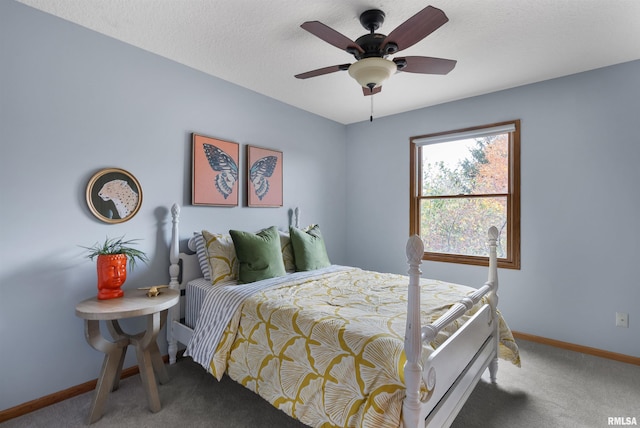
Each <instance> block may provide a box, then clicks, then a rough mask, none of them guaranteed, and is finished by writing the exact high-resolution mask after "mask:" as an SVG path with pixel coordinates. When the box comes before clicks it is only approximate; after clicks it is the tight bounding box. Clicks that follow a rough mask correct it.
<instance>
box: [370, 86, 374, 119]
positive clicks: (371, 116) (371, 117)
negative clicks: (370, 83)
mask: <svg viewBox="0 0 640 428" xmlns="http://www.w3.org/2000/svg"><path fill="white" fill-rule="evenodd" d="M369 96H370V97H371V115H370V116H369V122H373V87H372V88H371V95H369Z"/></svg>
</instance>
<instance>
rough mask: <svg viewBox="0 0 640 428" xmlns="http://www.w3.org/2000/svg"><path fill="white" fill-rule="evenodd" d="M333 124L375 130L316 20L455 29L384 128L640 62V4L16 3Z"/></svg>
mask: <svg viewBox="0 0 640 428" xmlns="http://www.w3.org/2000/svg"><path fill="white" fill-rule="evenodd" d="M18 1H20V2H21V3H24V4H26V5H29V6H32V7H35V8H37V9H40V10H43V11H45V12H48V13H51V14H53V15H56V16H59V17H61V18H64V19H66V20H69V21H72V22H75V23H77V24H80V25H82V26H84V27H87V28H90V29H92V30H95V31H97V32H99V33H103V34H106V35H108V36H111V37H113V38H115V39H118V40H121V41H124V42H126V43H129V44H131V45H134V46H137V47H140V48H142V49H144V50H147V51H150V52H153V53H156V54H158V55H161V56H163V57H166V58H170V59H172V60H174V61H177V62H179V63H182V64H185V65H187V66H189V67H192V68H194V69H197V70H200V71H203V72H205V73H208V74H211V75H213V76H217V77H219V78H221V79H224V80H227V81H229V82H233V83H235V84H237V85H240V86H243V87H245V88H249V89H251V90H253V91H256V92H259V93H261V94H264V95H267V96H269V97H272V98H275V99H277V100H280V101H282V102H285V103H287V104H290V105H293V106H296V107H299V108H301V109H303V110H307V111H309V112H312V113H315V114H318V115H320V116H324V117H326V118H329V119H332V120H334V121H337V122H340V123H343V124H349V123H354V122H359V121H363V120H368V118H369V112H370V108H371V106H370V99H369V97H364V96H363V95H362V90H361V88H360V87H359V86H358V84H357V83H356V82H355V81H354V80H353V79H352V78H351V77H350V76H349V75H348V73H347V72H344V71H341V72H337V73H332V74H329V75H324V76H319V77H315V78H311V79H306V80H300V79H296V78H294V77H293V76H294V75H295V74H298V73H302V72H305V71H310V70H313V69H317V68H321V67H325V66H330V65H337V64H343V63H350V62H353V61H354V59H353V57H352V56H350V55H349V54H347V53H346V52H344V51H341V50H340V49H338V48H336V47H334V46H331V45H329V44H328V43H325V42H324V41H322V40H320V39H318V38H317V37H315V36H313V35H312V34H311V33H308V32H307V31H305V30H303V29H302V28H300V24H302V23H303V22H305V21H314V20H318V21H321V22H322V23H324V24H326V25H328V26H329V27H331V28H333V29H335V30H336V31H338V32H340V33H342V34H343V35H345V36H347V37H349V38H350V39H352V40H355V39H356V38H358V37H359V36H361V35H363V34H365V33H366V32H367V31H366V30H365V29H364V28H363V27H362V26H361V25H360V22H359V20H358V17H359V15H360V13H361V12H363V11H365V10H367V9H373V8H377V9H381V10H383V11H384V12H385V13H386V15H387V16H386V20H385V22H384V24H383V26H382V27H381V28H380V29H379V30H378V31H377V32H378V33H383V34H389V33H390V32H391V31H392V30H393V29H395V28H396V27H397V26H398V25H400V24H401V23H402V22H404V21H405V20H407V19H408V18H410V17H411V16H413V15H414V14H415V13H417V12H419V11H420V10H422V9H423V8H424V7H426V6H427V5H432V6H434V7H437V8H440V9H442V10H443V11H444V12H445V13H446V15H447V16H448V17H449V22H448V23H446V24H445V25H443V26H442V27H441V28H440V29H438V30H437V31H435V32H434V33H433V34H431V35H430V36H428V37H427V38H426V39H424V40H422V41H421V42H419V43H417V44H416V45H414V46H412V47H410V48H408V49H406V50H403V51H401V52H400V53H399V54H397V55H396V56H409V55H419V56H434V57H442V58H449V59H455V60H457V61H458V63H457V65H456V68H455V69H454V70H453V71H452V72H451V73H449V74H448V75H445V76H432V75H422V74H413V73H398V74H396V75H394V76H392V77H391V78H390V79H389V81H387V82H386V83H385V84H384V87H383V90H382V92H381V93H380V94H377V95H375V96H374V116H375V117H382V116H387V115H391V114H395V113H400V112H404V111H409V110H413V109H416V108H421V107H426V106H430V105H435V104H440V103H443V102H447V101H452V100H456V99H461V98H466V97H470V96H474V95H480V94H484V93H488V92H493V91H497V90H501V89H506V88H511V87H515V86H520V85H524V84H528V83H533V82H537V81H541V80H546V79H550V78H554V77H559V76H564V75H568V74H573V73H577V72H581V71H586V70H591V69H594V68H599V67H604V66H607V65H612V64H617V63H622V62H627V61H631V60H636V59H639V58H640V1H638V0H526V1H525V0H315V1H311V0H309V1H302V0H269V1H261V0H90V1H87V0H18Z"/></svg>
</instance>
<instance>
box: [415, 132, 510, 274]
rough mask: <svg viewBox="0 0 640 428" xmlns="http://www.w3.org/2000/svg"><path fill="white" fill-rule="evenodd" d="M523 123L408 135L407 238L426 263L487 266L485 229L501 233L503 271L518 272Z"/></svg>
mask: <svg viewBox="0 0 640 428" xmlns="http://www.w3.org/2000/svg"><path fill="white" fill-rule="evenodd" d="M519 128H520V122H519V121H512V122H505V123H498V124H492V125H486V126H481V127H475V128H468V129H462V130H456V131H450V132H444V133H439V134H430V135H424V136H418V137H412V138H411V174H410V175H411V177H410V178H411V185H410V194H411V209H410V225H411V226H410V233H411V234H418V235H419V236H420V237H421V238H422V240H423V242H424V244H425V249H426V252H425V254H424V257H423V258H424V259H425V260H437V261H445V262H455V263H466V264H477V265H487V264H488V257H487V254H488V249H487V230H488V229H489V227H491V226H495V227H497V228H498V231H499V233H500V234H499V240H498V266H500V267H506V268H512V269H519V268H520V160H519V158H520V135H519V132H520V131H519Z"/></svg>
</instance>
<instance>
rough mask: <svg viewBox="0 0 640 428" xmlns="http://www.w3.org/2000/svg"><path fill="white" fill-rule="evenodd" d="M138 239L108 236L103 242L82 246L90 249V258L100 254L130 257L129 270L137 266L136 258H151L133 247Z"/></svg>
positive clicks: (88, 255)
mask: <svg viewBox="0 0 640 428" xmlns="http://www.w3.org/2000/svg"><path fill="white" fill-rule="evenodd" d="M137 241H139V239H129V240H127V241H125V240H124V236H121V237H120V238H109V237H106V238H105V240H104V242H103V243H99V242H96V243H95V244H93V245H92V246H91V247H84V246H82V245H81V247H82V248H84V249H86V250H88V251H89V254H87V258H88V259H89V260H93V259H94V258H96V257H97V256H100V255H113V254H124V255H126V256H127V258H128V259H129V270H130V271H132V270H133V268H134V267H135V266H136V260H139V261H141V262H143V263H147V262H148V261H149V258H148V257H147V255H146V254H145V253H144V252H143V251H140V250H137V249H135V248H133V247H131V245H134V244H135V243H136V242H137Z"/></svg>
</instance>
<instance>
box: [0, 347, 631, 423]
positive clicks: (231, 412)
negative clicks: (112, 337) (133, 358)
mask: <svg viewBox="0 0 640 428" xmlns="http://www.w3.org/2000/svg"><path fill="white" fill-rule="evenodd" d="M518 344H519V345H520V350H521V357H522V368H517V367H514V366H512V365H511V364H510V363H507V362H505V361H503V360H500V368H499V370H498V383H497V384H495V385H494V384H491V383H490V382H489V381H488V374H486V373H485V375H484V376H483V379H482V380H481V381H480V383H479V384H478V386H477V387H476V388H475V390H474V392H473V393H472V394H471V396H470V397H469V399H468V400H467V403H466V404H465V405H464V407H463V408H462V410H461V412H460V414H459V415H458V417H457V418H456V420H455V421H454V423H453V425H452V427H454V428H476V427H477V428H492V427H496V428H497V427H510V428H511V427H514V428H541V427H545V428H547V427H562V428H570V427H576V428H577V427H580V428H589V427H594V428H599V427H607V426H610V425H612V424H611V423H610V422H611V421H610V420H609V418H612V417H613V418H619V417H624V418H635V420H636V421H638V422H637V423H640V367H639V366H635V365H631V364H625V363H621V362H617V361H612V360H607V359H603V358H598V357H594V356H590V355H585V354H581V353H577V352H572V351H567V350H562V349H558V348H554V347H550V346H547V345H541V344H538V343H533V342H528V341H523V340H520V341H518ZM96 370H97V368H96ZM168 371H169V375H170V377H171V381H170V382H169V383H168V384H166V385H160V386H159V392H160V399H161V402H162V410H161V411H160V412H158V413H151V412H149V410H148V409H147V402H146V398H145V395H144V391H143V389H142V385H141V382H140V378H139V376H137V375H136V376H132V377H129V378H127V379H123V380H122V381H121V382H120V388H119V389H118V390H117V391H114V392H112V393H111V394H110V396H109V397H108V401H107V404H106V406H105V412H104V416H103V417H102V419H100V420H99V421H98V422H96V423H95V424H93V425H92V427H95V428H104V427H118V428H127V427H131V428H133V427H135V428H143V427H149V428H152V427H153V428H155V427H177V426H181V427H190V428H198V427H208V428H218V427H220V428H223V427H224V428H227V427H229V428H244V427H247V428H248V427H254V428H256V427H258V428H260V427H264V428H267V427H268V428H271V427H278V428H302V427H304V425H302V424H301V423H299V422H297V421H295V420H293V419H291V418H289V417H288V416H287V415H285V414H284V413H283V412H281V411H279V410H277V409H275V408H273V407H272V406H271V405H270V404H269V403H267V402H266V401H265V400H263V399H261V398H260V397H259V396H257V395H256V394H254V393H252V392H251V391H249V390H247V389H245V388H243V387H241V386H240V385H238V384H237V383H235V382H233V381H232V380H230V379H229V378H228V377H226V376H225V378H224V379H223V381H222V382H217V381H216V380H215V379H214V378H213V377H211V376H210V375H208V374H206V373H205V371H204V369H202V368H201V367H200V366H198V365H196V364H194V363H193V362H192V361H191V359H188V358H185V359H182V360H180V361H179V362H178V363H177V364H175V365H173V366H168ZM92 398H93V392H90V393H86V394H82V395H79V396H77V397H74V398H70V399H68V400H65V401H63V402H61V403H57V404H54V405H52V406H49V407H46V408H43V409H40V410H37V411H35V412H32V413H29V414H27V415H24V416H21V417H19V418H15V419H12V420H9V421H7V422H5V423H3V424H0V427H2V428H14V427H30V428H31V427H33V428H39V427H42V428H52V427H53V428H55V427H65V428H69V427H82V426H86V424H85V420H86V417H87V415H88V412H89V405H90V403H91V399H92ZM614 422H615V421H614Z"/></svg>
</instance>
